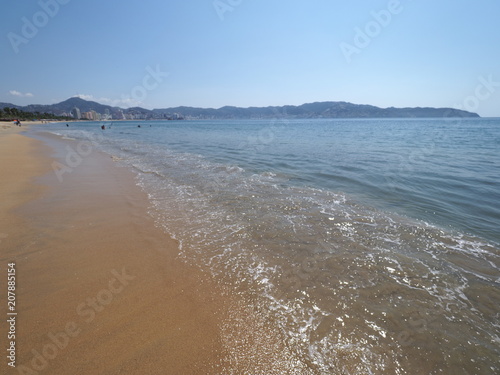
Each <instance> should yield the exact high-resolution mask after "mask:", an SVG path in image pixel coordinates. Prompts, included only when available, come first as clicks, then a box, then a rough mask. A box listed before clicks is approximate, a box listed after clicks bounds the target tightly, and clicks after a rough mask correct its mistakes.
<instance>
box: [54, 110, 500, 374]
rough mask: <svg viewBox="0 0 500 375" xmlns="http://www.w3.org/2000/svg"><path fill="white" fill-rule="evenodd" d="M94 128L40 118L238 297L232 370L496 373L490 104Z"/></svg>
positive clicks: (496, 132) (496, 169) (499, 327)
mask: <svg viewBox="0 0 500 375" xmlns="http://www.w3.org/2000/svg"><path fill="white" fill-rule="evenodd" d="M138 124H140V125H141V128H138V127H137V125H138ZM100 125H101V123H99V124H98V123H85V124H83V123H79V124H71V126H70V127H69V128H66V126H64V127H63V126H61V125H51V127H50V129H51V131H53V132H56V133H58V134H61V135H64V136H66V137H70V138H74V139H75V140H77V141H79V142H81V141H82V140H90V141H91V142H92V147H97V148H99V149H102V150H104V151H106V152H108V153H110V154H112V155H113V156H114V157H115V158H117V159H120V163H123V164H125V165H128V166H130V167H132V168H134V170H136V172H137V173H138V183H139V185H140V186H141V187H142V188H143V189H144V190H145V191H146V192H147V193H148V195H149V197H150V201H151V214H152V215H153V216H154V217H155V219H156V223H157V224H158V225H159V226H161V227H163V228H164V229H165V230H166V231H167V232H168V233H170V234H172V235H173V236H174V237H175V238H176V239H178V240H179V241H180V243H181V255H180V256H181V257H182V258H183V259H185V261H186V262H189V263H191V264H195V265H197V266H198V267H200V268H202V269H204V270H208V271H209V272H211V273H212V274H213V275H214V278H216V279H217V280H219V281H220V283H221V284H222V285H224V286H225V288H226V290H228V292H230V293H239V294H240V295H241V297H242V300H243V301H245V303H244V304H243V305H242V306H235V309H234V315H233V316H232V317H228V322H227V326H225V327H221V328H222V331H223V333H224V340H225V344H226V346H227V348H228V350H229V352H230V356H231V362H232V363H234V364H235V370H234V373H241V372H238V371H241V369H242V368H245V369H247V370H246V372H245V373H252V374H257V373H266V374H269V373H276V374H280V373H290V374H293V373H296V374H307V373H311V374H406V373H410V374H434V373H436V374H438V373H454V374H492V373H500V364H499V358H500V324H499V323H498V322H499V318H500V309H499V307H498V306H500V288H499V286H500V272H499V267H500V251H499V249H500V247H499V245H498V243H499V242H500V233H499V232H500V231H499V230H498V228H499V227H500V225H499V224H500V177H499V176H500V152H499V151H500V144H499V143H500V120H499V119H425V120H414V119H411V120H408V119H403V120H398V119H391V120H386V119H383V120H293V121H289V120H273V121H262V120H252V121H241V120H238V121H179V122H173V121H170V122H137V123H134V122H127V123H108V124H107V125H108V127H109V125H111V127H110V128H108V129H106V130H105V131H101V130H100ZM150 126H151V127H150ZM243 332H244V333H245V334H242V333H243ZM242 337H246V338H247V339H246V340H245V339H243V338H242ZM269 358H271V359H272V361H269ZM236 369H239V370H236ZM270 369H273V370H272V371H271V370H270Z"/></svg>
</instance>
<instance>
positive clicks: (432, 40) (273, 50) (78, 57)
mask: <svg viewBox="0 0 500 375" xmlns="http://www.w3.org/2000/svg"><path fill="white" fill-rule="evenodd" d="M499 14H500V2H498V1H497V0H484V1H482V2H481V3H477V2H476V3H474V2H472V0H459V1H452V0H443V1H439V2H431V1H430V0H421V1H418V2H416V1H411V0H385V1H379V0H376V1H370V2H367V1H366V2H356V3H346V2H341V1H331V0H317V1H314V2H308V3H306V2H303V1H288V2H282V3H281V4H276V3H269V2H265V1H259V0H254V1H245V0H215V1H214V0H193V1H191V2H181V1H170V2H168V3H165V2H162V1H160V0H147V1H145V2H141V3H123V2H118V1H116V0H111V1H108V2H105V3H104V2H99V1H96V0H88V1H86V2H85V3H82V2H76V1H71V0H40V1H37V2H29V3H19V2H16V3H12V4H9V7H8V17H5V20H4V21H3V22H2V24H1V25H0V34H1V35H3V37H2V39H1V42H0V50H1V51H2V57H3V58H2V67H3V69H2V70H1V71H0V82H1V83H2V85H1V90H0V102H7V103H13V104H16V105H28V104H54V103H58V102H61V101H63V100H65V99H67V98H69V97H74V96H79V97H81V98H83V99H86V100H93V101H96V102H99V103H102V104H106V105H112V106H118V107H122V108H129V107H134V106H141V107H144V108H147V109H153V108H166V107H177V106H183V105H184V106H192V107H202V108H220V107H223V106H226V105H228V106H238V107H251V106H255V107H264V106H280V105H301V104H303V103H311V102H322V101H346V102H351V103H356V104H369V105H374V106H378V107H381V108H387V107H392V106H394V107H452V108H457V109H463V110H466V111H470V112H476V113H478V114H479V115H481V116H483V117H500V105H499V104H500V65H499V64H498V61H500V49H499V48H498V47H497V46H498V45H500V25H499V24H498V22H497V17H498V15H499Z"/></svg>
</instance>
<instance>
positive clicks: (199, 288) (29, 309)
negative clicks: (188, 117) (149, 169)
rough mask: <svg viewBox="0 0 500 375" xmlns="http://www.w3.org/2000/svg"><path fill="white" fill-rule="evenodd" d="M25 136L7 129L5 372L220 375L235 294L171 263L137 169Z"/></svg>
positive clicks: (2, 136)
mask: <svg viewBox="0 0 500 375" xmlns="http://www.w3.org/2000/svg"><path fill="white" fill-rule="evenodd" d="M20 130H23V129H22V128H21V129H20ZM18 131H19V128H15V127H12V128H8V129H0V155H1V160H2V163H1V164H0V173H1V176H2V179H1V182H0V193H1V194H2V197H3V199H2V201H1V203H0V205H1V210H0V225H1V229H0V236H1V237H0V241H1V243H0V246H1V249H2V252H1V254H0V263H1V267H0V269H2V273H3V275H0V276H1V277H2V278H4V277H6V268H7V263H9V262H15V264H16V278H17V279H16V280H17V289H16V309H17V310H16V311H17V313H18V315H17V317H16V319H17V322H16V340H15V341H16V369H12V368H10V367H9V366H7V364H6V361H5V360H4V362H3V363H2V364H1V367H2V373H4V372H3V369H6V373H9V374H11V373H12V374H14V373H16V374H17V373H21V374H23V373H25V374H93V375H95V374H219V373H223V372H224V371H223V368H224V367H226V365H227V363H226V359H225V358H227V353H226V352H225V350H224V346H223V343H222V339H221V334H220V326H221V322H222V321H223V320H224V317H225V316H226V314H227V306H229V301H228V297H225V296H223V293H222V292H221V289H220V288H219V287H218V286H217V285H214V283H213V281H211V280H210V278H209V277H207V276H206V275H205V274H203V273H201V272H200V271H199V270H197V269H194V268H191V267H189V266H187V265H186V264H184V263H182V262H181V261H180V260H178V259H177V258H176V255H177V253H178V244H177V242H176V241H174V240H172V239H171V238H169V237H168V236H167V235H166V234H164V233H163V232H162V231H161V230H159V229H156V228H155V226H154V223H153V220H152V219H151V218H150V216H148V214H147V207H148V201H147V197H146V196H145V194H144V193H143V192H142V191H140V189H139V188H138V187H137V186H136V185H135V182H134V176H133V174H132V173H131V172H130V171H128V170H127V169H125V168H123V167H119V166H118V165H117V164H116V163H114V162H113V160H112V159H111V158H110V157H109V156H106V155H104V154H101V153H99V152H97V151H95V150H90V152H88V151H89V149H88V148H87V149H85V156H84V157H82V158H81V160H78V159H77V158H76V159H71V157H70V156H68V155H69V154H70V153H71V152H70V151H68V150H69V149H68V148H67V147H68V146H70V147H71V148H72V149H73V150H76V147H77V144H76V142H75V141H62V140H60V139H56V138H55V137H48V136H46V137H47V138H45V140H44V142H41V141H40V140H36V139H32V138H28V137H26V136H23V135H20V134H16V132H18ZM49 146H50V147H49ZM81 150H83V148H81ZM87 153H88V155H87ZM73 156H74V155H73ZM68 158H69V159H68ZM71 160H73V163H72V164H71V167H69V166H68V163H67V162H68V161H71ZM77 161H78V162H77ZM54 162H57V163H60V164H53V163H54ZM64 166H65V167H66V168H69V169H66V170H65V172H64V173H62V174H61V169H58V168H61V167H62V168H64ZM54 168H55V170H56V171H59V178H58V176H57V173H56V172H55V170H54ZM1 293H2V296H5V293H6V292H5V291H1ZM2 300H4V298H2ZM2 326H3V327H4V328H2V331H3V332H6V331H5V329H6V326H5V325H2ZM1 337H2V338H3V339H2V340H1V342H2V348H6V347H7V339H6V338H5V337H6V334H3V333H2V335H1Z"/></svg>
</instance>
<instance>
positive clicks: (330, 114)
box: [0, 97, 480, 121]
mask: <svg viewBox="0 0 500 375" xmlns="http://www.w3.org/2000/svg"><path fill="white" fill-rule="evenodd" d="M5 107H8V108H15V109H17V110H19V111H25V112H32V113H51V114H54V115H56V116H64V117H68V118H73V119H75V120H80V119H85V120H92V121H116V120H182V119H187V120H198V119H199V120H202V119H270V118H289V119H293V118H298V119H299V118H478V117H480V116H479V115H478V114H477V113H473V112H468V111H463V110H459V109H455V108H432V107H425V108H422V107H416V108H395V107H389V108H380V107H376V106H372V105H365V104H353V103H348V102H315V103H306V104H302V105H299V106H294V105H285V106H269V107H248V108H242V107H232V106H225V107H221V108H218V109H214V108H195V107H173V108H163V109H153V110H149V109H145V108H141V107H133V108H126V109H124V108H120V107H112V106H108V105H104V104H100V103H97V102H93V101H88V100H84V99H81V98H78V97H73V98H69V99H67V100H65V101H63V102H61V103H57V104H51V105H38V104H30V105H27V106H17V105H14V104H10V103H0V109H3V108H5Z"/></svg>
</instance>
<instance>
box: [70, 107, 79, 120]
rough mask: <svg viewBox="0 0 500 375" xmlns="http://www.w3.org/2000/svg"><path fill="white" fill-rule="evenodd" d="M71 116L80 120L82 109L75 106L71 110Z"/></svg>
mask: <svg viewBox="0 0 500 375" xmlns="http://www.w3.org/2000/svg"><path fill="white" fill-rule="evenodd" d="M71 116H73V118H75V119H77V120H80V119H81V118H82V114H81V113H80V109H79V108H78V107H75V108H73V109H72V110H71Z"/></svg>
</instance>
